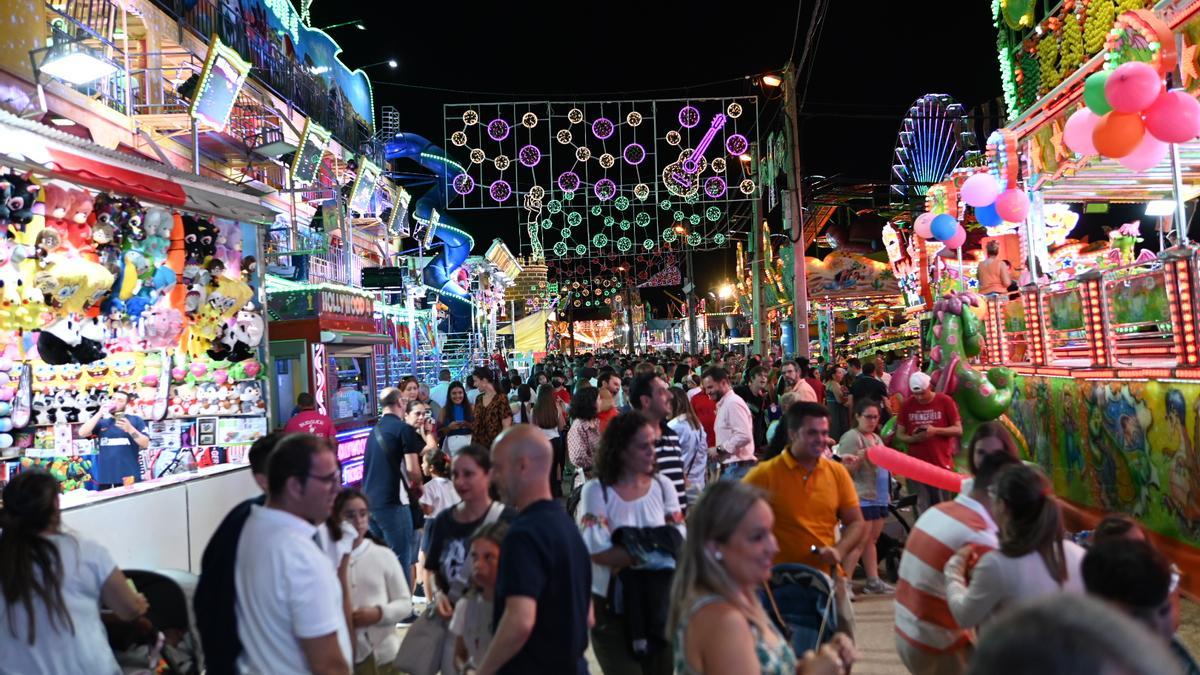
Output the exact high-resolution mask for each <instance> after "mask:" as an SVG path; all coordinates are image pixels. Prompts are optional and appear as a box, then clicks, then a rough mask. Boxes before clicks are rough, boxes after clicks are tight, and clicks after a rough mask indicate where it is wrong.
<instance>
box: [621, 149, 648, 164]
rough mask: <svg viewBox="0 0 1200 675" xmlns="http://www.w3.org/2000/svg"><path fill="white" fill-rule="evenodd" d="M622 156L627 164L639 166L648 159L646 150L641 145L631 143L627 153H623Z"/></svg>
mask: <svg viewBox="0 0 1200 675" xmlns="http://www.w3.org/2000/svg"><path fill="white" fill-rule="evenodd" d="M621 156H622V157H624V158H625V163H626V164H629V165H631V166H637V165H638V164H641V163H642V160H644V159H646V149H645V148H643V147H642V145H641V144H640V143H630V144H629V145H627V146H625V151H624V152H623V153H621Z"/></svg>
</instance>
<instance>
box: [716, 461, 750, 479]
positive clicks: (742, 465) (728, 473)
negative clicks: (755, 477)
mask: <svg viewBox="0 0 1200 675" xmlns="http://www.w3.org/2000/svg"><path fill="white" fill-rule="evenodd" d="M755 464H756V462H755V461H754V460H749V461H745V462H731V463H729V464H726V465H725V467H724V468H722V469H721V480H741V479H742V478H745V477H746V474H748V473H750V469H753V468H754V465H755Z"/></svg>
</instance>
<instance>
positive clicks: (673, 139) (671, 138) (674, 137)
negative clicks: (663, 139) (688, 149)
mask: <svg viewBox="0 0 1200 675" xmlns="http://www.w3.org/2000/svg"><path fill="white" fill-rule="evenodd" d="M681 140H683V137H682V136H680V135H679V132H678V131H675V130H674V129H672V130H670V131H668V132H667V145H679V141H681Z"/></svg>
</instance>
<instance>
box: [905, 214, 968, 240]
mask: <svg viewBox="0 0 1200 675" xmlns="http://www.w3.org/2000/svg"><path fill="white" fill-rule="evenodd" d="M913 231H914V232H916V233H917V236H918V237H921V238H922V239H933V240H935V241H940V242H942V243H943V244H945V245H946V248H949V249H956V248H958V247H960V246H962V245H963V243H964V242H966V241H967V231H966V230H964V229H963V226H962V225H961V224H960V223H959V222H958V220H957V219H955V217H954V216H952V215H950V214H948V213H939V214H936V215H935V214H932V213H929V212H928V211H926V212H925V213H922V214H921V215H919V216H917V219H916V220H915V221H913Z"/></svg>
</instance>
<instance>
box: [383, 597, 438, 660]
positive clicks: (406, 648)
mask: <svg viewBox="0 0 1200 675" xmlns="http://www.w3.org/2000/svg"><path fill="white" fill-rule="evenodd" d="M449 635H450V627H449V624H448V623H447V621H446V620H445V619H443V618H442V617H440V616H438V613H437V605H435V604H434V603H429V606H428V607H426V608H425V611H424V612H422V613H421V616H419V617H417V620H416V621H414V622H413V623H412V625H411V626H409V627H408V632H407V633H406V634H405V635H404V641H403V642H401V643H400V651H398V652H397V653H396V660H395V661H394V662H393V663H392V665H393V666H394V667H395V668H396V669H397V670H399V671H400V672H403V673H409V674H410V675H437V673H438V671H439V670H441V667H442V650H443V649H444V648H445V642H446V639H447V638H448V637H449Z"/></svg>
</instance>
